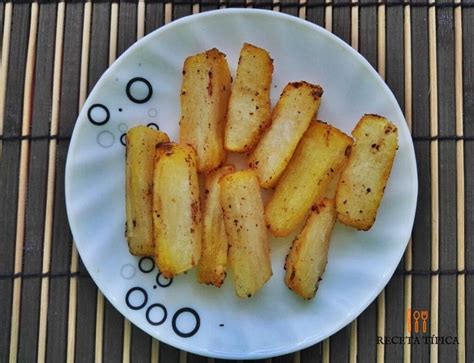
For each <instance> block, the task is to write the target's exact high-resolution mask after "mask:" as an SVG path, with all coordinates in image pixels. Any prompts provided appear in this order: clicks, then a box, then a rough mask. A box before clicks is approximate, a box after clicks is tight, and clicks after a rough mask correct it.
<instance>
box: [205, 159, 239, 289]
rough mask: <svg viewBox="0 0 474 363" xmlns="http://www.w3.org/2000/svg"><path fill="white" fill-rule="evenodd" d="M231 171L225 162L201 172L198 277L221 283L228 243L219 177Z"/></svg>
mask: <svg viewBox="0 0 474 363" xmlns="http://www.w3.org/2000/svg"><path fill="white" fill-rule="evenodd" d="M233 172H234V166H233V165H225V166H223V167H221V168H219V169H217V170H214V171H212V172H211V173H209V174H207V175H206V176H205V182H204V184H205V185H204V188H205V192H204V205H203V212H202V214H203V223H202V224H203V234H202V251H201V259H200V260H199V264H198V275H197V278H198V281H199V282H201V283H205V284H210V285H214V286H216V287H221V285H222V283H223V282H224V279H225V277H226V267H227V252H228V249H229V243H228V241H227V233H226V231H225V225H224V215H223V212H222V208H221V201H220V192H221V188H220V184H219V179H220V178H221V177H223V176H224V175H227V174H230V173H233Z"/></svg>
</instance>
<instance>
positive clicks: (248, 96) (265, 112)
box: [225, 43, 273, 152]
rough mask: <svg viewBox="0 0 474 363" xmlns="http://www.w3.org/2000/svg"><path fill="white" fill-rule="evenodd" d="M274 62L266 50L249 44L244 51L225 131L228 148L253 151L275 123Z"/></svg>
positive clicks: (226, 146)
mask: <svg viewBox="0 0 474 363" xmlns="http://www.w3.org/2000/svg"><path fill="white" fill-rule="evenodd" d="M272 74H273V60H272V59H271V58H270V55H269V54H268V52H267V51H266V50H265V49H262V48H258V47H255V46H253V45H251V44H247V43H245V44H244V46H243V47H242V49H241V51H240V58H239V65H238V67H237V76H236V78H235V82H234V84H233V86H232V93H231V95H230V100H229V110H228V113H227V125H226V129H225V148H226V149H227V150H229V151H236V152H246V151H249V150H252V149H253V148H254V147H255V145H256V144H257V142H258V139H259V138H260V136H261V135H262V133H263V132H264V131H265V129H266V128H267V127H268V126H269V125H270V123H271V105H270V86H271V83H272Z"/></svg>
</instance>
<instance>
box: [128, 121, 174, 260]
mask: <svg viewBox="0 0 474 363" xmlns="http://www.w3.org/2000/svg"><path fill="white" fill-rule="evenodd" d="M169 141H170V140H169V138H168V135H166V134H165V133H164V132H161V131H157V130H153V129H151V128H149V127H146V126H144V125H139V126H135V127H132V128H131V129H130V130H128V132H127V144H126V149H125V150H126V167H125V179H126V190H125V195H126V197H125V202H126V203H125V204H126V214H127V224H126V231H125V236H126V237H127V241H128V248H129V250H130V253H131V254H132V255H137V256H153V254H154V250H155V243H154V241H153V218H152V199H153V198H152V186H153V169H154V167H155V147H156V145H157V144H159V143H162V142H169Z"/></svg>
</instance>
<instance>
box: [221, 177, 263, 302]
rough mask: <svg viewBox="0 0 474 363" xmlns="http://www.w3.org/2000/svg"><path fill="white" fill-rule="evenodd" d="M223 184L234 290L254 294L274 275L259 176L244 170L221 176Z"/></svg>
mask: <svg viewBox="0 0 474 363" xmlns="http://www.w3.org/2000/svg"><path fill="white" fill-rule="evenodd" d="M220 185H221V206H222V210H223V211H224V222H225V227H226V232H227V237H228V239H229V263H230V266H231V268H232V272H233V276H234V283H235V291H236V293H237V296H239V297H251V296H252V295H253V294H255V293H256V292H257V291H258V290H259V289H260V288H261V287H262V286H263V285H264V284H265V283H266V282H267V281H268V279H269V278H270V277H271V276H272V266H271V261H270V247H269V245H268V238H267V230H266V227H265V220H264V217H263V202H262V198H261V195H260V188H259V186H258V180H257V176H256V175H255V172H254V171H253V170H243V171H239V172H236V173H233V174H229V175H226V176H224V177H222V178H221V180H220Z"/></svg>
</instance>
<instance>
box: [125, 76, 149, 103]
mask: <svg viewBox="0 0 474 363" xmlns="http://www.w3.org/2000/svg"><path fill="white" fill-rule="evenodd" d="M135 82H141V83H144V84H145V85H146V86H147V87H148V94H147V95H146V96H145V97H144V98H136V97H134V96H133V95H132V92H131V88H132V85H133V84H134V83H135ZM125 92H126V93H127V96H128V98H129V99H130V100H131V101H132V102H135V103H145V102H147V101H149V100H150V98H151V96H152V95H153V87H152V86H151V83H150V82H148V81H147V80H146V79H145V78H142V77H135V78H132V79H131V80H130V81H128V83H127V87H126V88H125Z"/></svg>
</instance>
